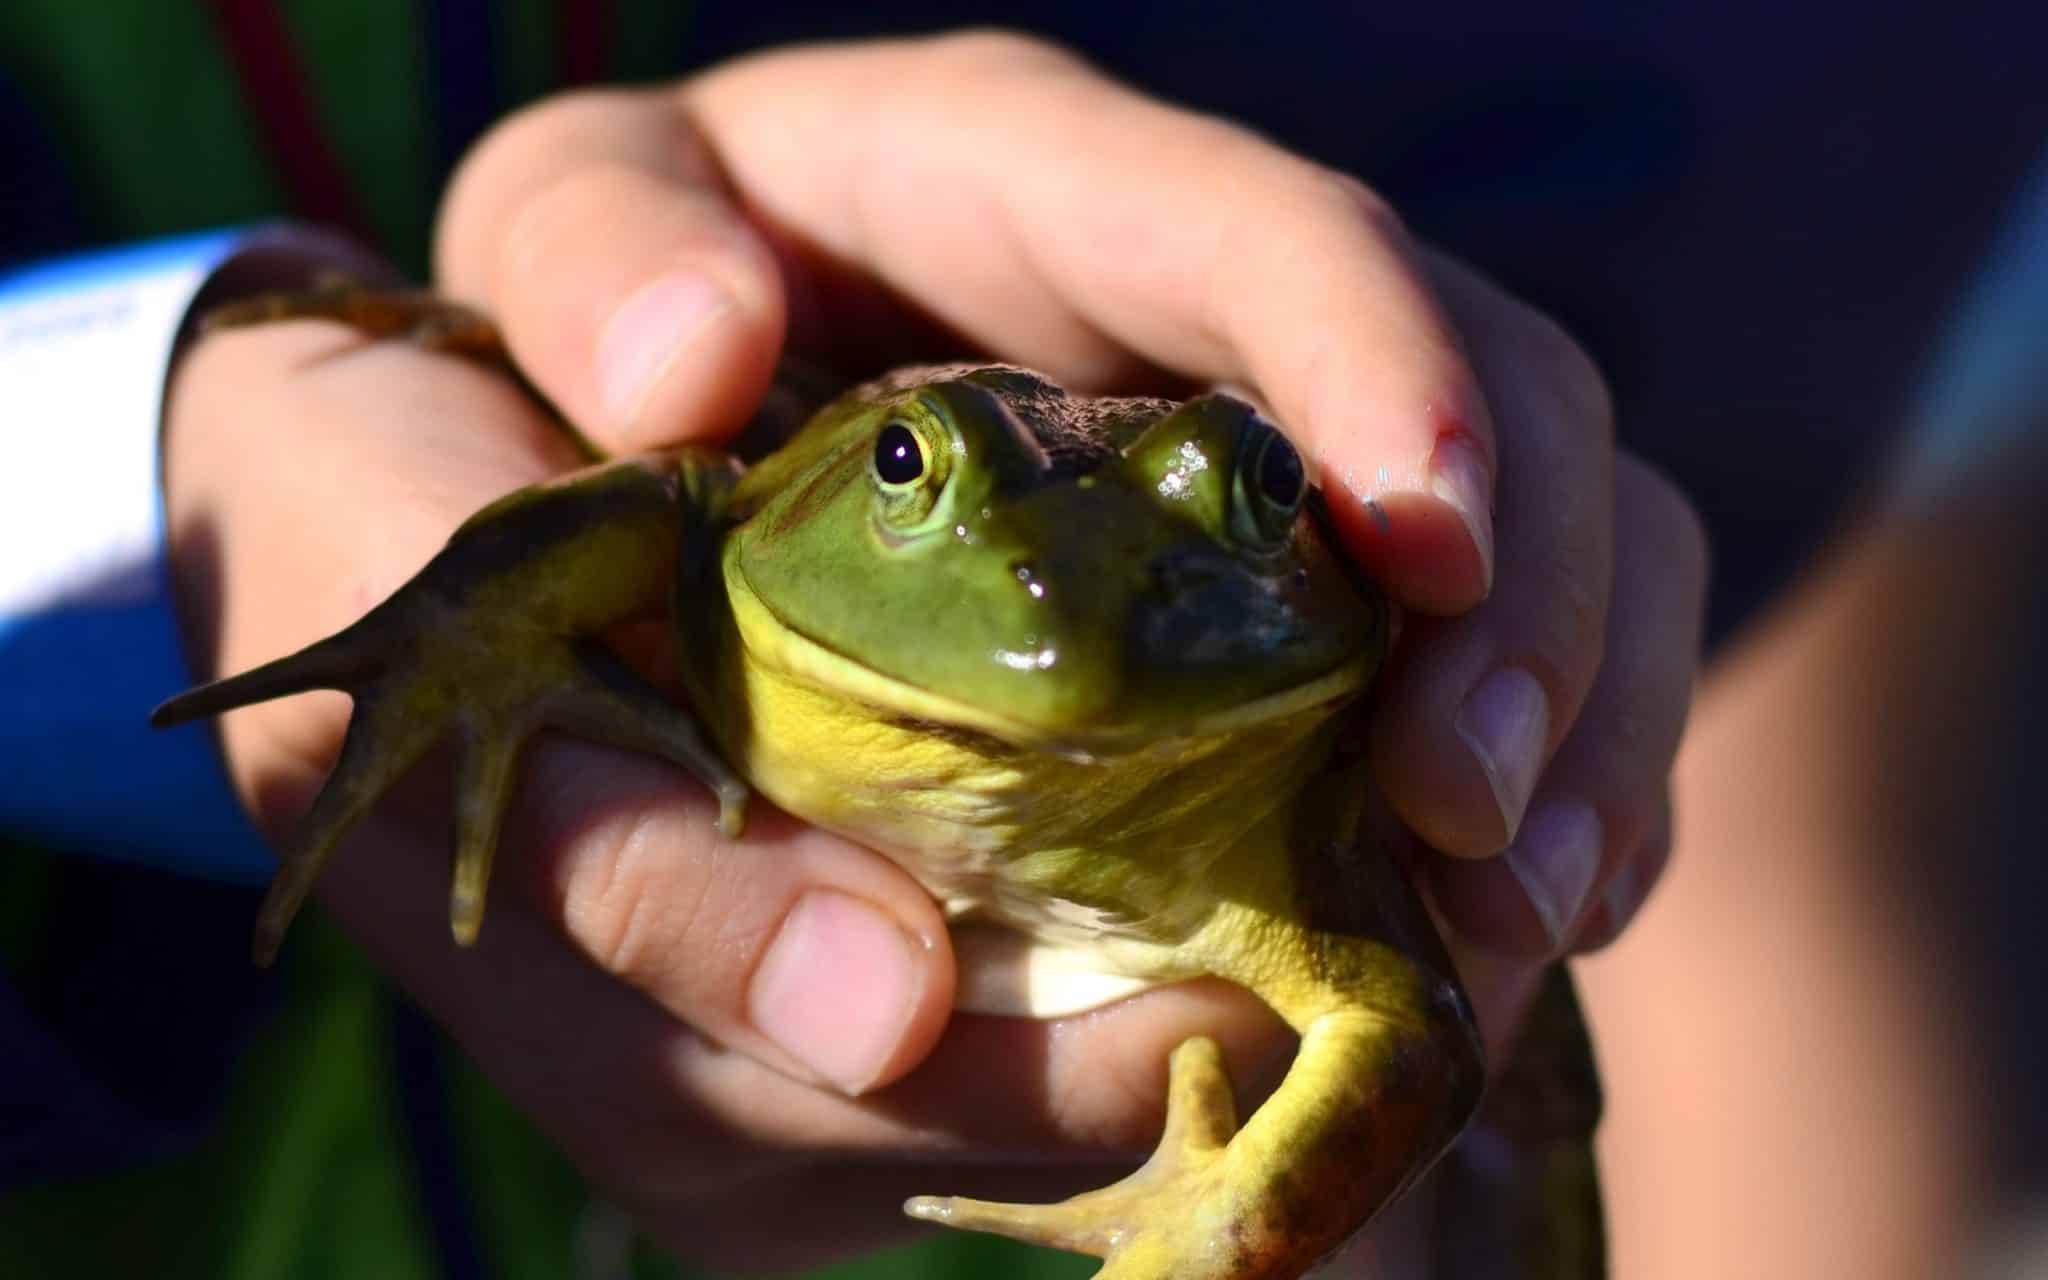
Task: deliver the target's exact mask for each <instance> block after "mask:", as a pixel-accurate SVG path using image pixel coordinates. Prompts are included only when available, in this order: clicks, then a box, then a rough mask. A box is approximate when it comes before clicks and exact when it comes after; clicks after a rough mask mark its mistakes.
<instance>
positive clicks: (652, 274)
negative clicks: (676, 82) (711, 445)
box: [437, 90, 784, 452]
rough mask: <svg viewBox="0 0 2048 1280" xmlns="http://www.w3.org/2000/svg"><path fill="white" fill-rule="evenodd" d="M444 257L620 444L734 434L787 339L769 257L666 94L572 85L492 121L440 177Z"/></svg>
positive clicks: (445, 276)
mask: <svg viewBox="0 0 2048 1280" xmlns="http://www.w3.org/2000/svg"><path fill="white" fill-rule="evenodd" d="M437 267H438V275H439V278H440V283H441V285H442V287H443V288H445V289H446V290H448V291H449V292H451V293H453V294H455V295H456V296H458V297H462V298H465V299H467V300H470V301H472V302H474V303H476V304H478V305H480V306H481V307H482V308H483V309H484V310H485V311H487V312H489V313H490V314H491V315H493V316H495V317H496V318H497V320H498V322H499V324H500V325H501V326H502V328H503V330H504V332H505V337H506V342H507V344H508V345H509V346H510V348H511V350H512V353H513V356H514V357H515V359H517V361H518V362H519V364H520V367H521V368H522V369H524V370H525V371H526V372H527V373H528V375H529V376H531V377H532V378H533V379H534V382H535V384H536V385H537V386H539V387H540V388H541V390H543V391H544V392H546V393H547V395H548V396H549V398H551V399H552V400H554V402H555V403H556V404H557V405H558V406H560V407H561V409H562V410H563V411H564V412H565V413H566V414H567V415H568V416H569V418H570V420H571V421H573V422H575V423H576V424H577V425H578V426H580V427H581V428H582V429H583V430H584V431H586V432H587V433H588V434H589V435H590V436H591V438H592V439H593V440H595V441H596V442H597V443H598V444H600V445H602V446H603V447H605V448H607V449H609V450H613V451H616V452H630V451H634V450H642V449H649V448H655V447H659V446H664V445H672V444H676V443H679V442H681V441H685V440H691V439H699V438H703V437H706V436H716V435H719V434H722V433H724V432H727V431H730V430H732V429H733V428H736V427H737V426H739V425H740V424H741V423H743V422H744V421H745V420H746V419H747V417H748V415H749V414H751V413H752V412H753V409H754V406H755V405H756V404H757V403H758V402H759V400H760V398H761V395H762V392H763V391H764V390H765V389H766V387H767V386H768V382H769V378H770V377H771V375H772V373H773V371H774V367H775V361H776V358H777V357H778V355H779V354H780V351H781V347H782V334H783V326H784V304H783V285H782V281H781V278H780V274H779V272H778V269H777V267H776V264H775V258H774V255H773V253H772V252H771V251H770V249H769V248H768V245H767V244H766V242H765V241H763V239H762V238H761V237H760V235H759V234H757V233H756V232H755V230H754V229H753V227H752V226H750V225H749V223H748V221H747V219H746V218H745V217H744V216H743V215H742V214H741V212H740V211H739V209H738V208H737V207H736V206H735V205H734V203H733V200H732V199H731V197H730V195H729V193H728V192H727V191H726V189H725V187H724V184H723V183H722V181H721V180H720V178H719V176H718V174H717V171H716V168H715V166H714V165H713V164H712V163H711V161H710V159H709V157H708V155H707V154H706V153H705V151H704V149H703V146H702V144H701V142H700V141H699V140H698V138H697V137H696V135H695V133H694V131H693V130H692V129H691V127H690V126H689V124H688V123H687V122H686V121H685V120H684V119H683V117H682V116H681V114H680V113H679V112H677V111H676V110H675V109H674V106H673V104H672V102H671V101H670V100H669V99H668V98H667V96H665V95H661V94H655V93H648V92H632V91H621V90H611V91H604V92H592V93H585V94H579V95H575V96H571V97H567V98H562V99H557V100H555V101H554V102H551V103H550V104H548V105H547V106H546V107H545V108H541V109H537V110H534V111H529V112H527V113H524V114H523V115H520V116H517V117H514V118H513V119H512V120H511V121H509V122H508V123H506V124H505V125H503V126H501V127H500V128H499V129H497V130H496V131H494V132H493V133H492V134H491V136H490V137H489V138H488V139H487V140H486V142H485V143H484V144H483V145H482V146H480V147H479V148H478V149H477V150H476V152H475V153H474V154H473V155H472V156H471V157H470V158H469V159H468V160H467V161H466V162H465V163H464V164H463V166H462V168H461V170H460V171H459V172H458V173H457V174H456V176H455V178H454V180H453V182H452V184H451V187H450V191H449V195H448V199H447V202H446V205H445V208H444V211H443V214H442V219H441V225H440V230H439V235H438V238H437Z"/></svg>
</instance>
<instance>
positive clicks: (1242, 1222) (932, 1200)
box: [904, 1005, 1479, 1280]
mask: <svg viewBox="0 0 2048 1280" xmlns="http://www.w3.org/2000/svg"><path fill="white" fill-rule="evenodd" d="M1467 1017H1468V1015H1467V1014H1466V1013H1465V1011H1464V1010H1463V1008H1462V1006H1461V1005H1460V1006H1457V1007H1450V1008H1444V1009H1438V1010H1432V1011H1429V1012H1428V1013H1426V1014H1425V1015H1424V1016H1423V1017H1422V1018H1421V1019H1420V1020H1416V1019H1412V1018H1396V1017H1388V1016H1382V1015H1380V1014H1377V1013H1374V1012H1372V1011H1370V1010H1365V1009H1353V1010H1349V1011H1342V1012H1334V1013H1330V1014H1327V1015H1323V1016H1318V1017H1316V1018H1314V1019H1313V1020H1311V1021H1310V1022H1309V1023H1308V1024H1307V1026H1306V1027H1305V1029H1304V1031H1303V1033H1302V1043H1301V1049H1300V1051H1299V1052H1298V1053H1297V1054H1296V1056H1295V1061H1294V1066H1293V1067H1292V1068H1291V1069H1290V1070H1289V1072H1288V1075H1287V1079H1286V1080H1285V1081H1284V1082H1283V1083H1282V1084H1281V1086H1280V1089H1279V1091H1278V1092H1276V1093H1274V1094H1273V1096H1272V1097H1270V1098H1268V1099H1267V1100H1266V1102H1265V1104H1264V1105H1262V1106H1261V1107H1260V1108H1259V1110H1258V1111H1257V1112H1255V1113H1254V1114H1253V1115H1252V1116H1251V1117H1250V1118H1249V1119H1247V1120H1246V1121H1245V1122H1244V1123H1243V1124H1242V1125H1240V1124H1239V1123H1238V1121H1237V1117H1236V1113H1235V1108H1234V1106H1233V1104H1232V1100H1231V1092H1230V1085H1229V1081H1228V1078H1227V1077H1226V1075H1225V1072H1224V1067H1223V1060H1222V1055H1221V1053H1220V1052H1219V1051H1218V1050H1217V1047H1216V1045H1215V1043H1214V1042H1213V1041H1210V1040H1207V1039H1202V1038H1195V1039H1191V1040H1187V1041H1185V1042H1183V1043H1182V1044H1181V1046H1180V1047H1179V1048H1178V1049H1176V1050H1175V1051H1174V1054H1173V1058H1172V1060H1171V1071H1172V1074H1171V1079H1170V1082H1169V1085H1168V1094H1167V1116H1166V1130H1165V1133H1164V1135H1163V1136H1162V1137H1161V1139H1160V1142H1159V1146H1158V1148H1157V1149H1156V1150H1155V1151H1154V1153H1153V1155H1152V1157H1151V1159H1149V1160H1147V1161H1146V1162H1145V1164H1144V1165H1143V1166H1142V1167H1140V1168H1139V1169H1138V1170H1137V1171H1136V1172H1135V1173H1132V1174H1131V1175H1130V1176H1129V1177H1126V1178H1124V1179H1123V1180H1122V1181H1120V1182H1116V1183H1113V1184H1111V1185H1110V1186H1107V1187H1104V1188H1102V1189H1101V1190H1099V1191H1091V1192H1087V1193H1084V1194H1082V1195H1078V1196H1075V1197H1074V1198H1072V1199H1070V1200H1066V1201H1062V1202H1061V1203H1059V1204H1053V1205H1011V1204H991V1203H988V1202H985V1201H979V1200H964V1199H947V1198H940V1197H919V1198H918V1199H914V1200H912V1201H910V1202H909V1203H908V1204H906V1205H905V1206H904V1209H905V1211H906V1212H908V1213H909V1214H910V1215H911V1216H912V1217H914V1218H921V1219H924V1220H925V1221H928V1222H938V1223H943V1224H945V1225H947V1226H954V1227H964V1228H967V1229H969V1230H976V1231H989V1232H994V1233H996V1234H999V1235H1006V1236H1012V1237H1014V1238H1016V1239H1020V1240H1025V1241H1029V1242H1031V1243H1034V1244H1043V1245H1049V1246H1052V1247H1054V1248H1060V1249H1069V1250H1073V1251H1075V1252H1079V1253H1089V1254H1094V1255H1096V1256H1098V1257H1101V1258H1103V1259H1104V1260H1105V1264H1104V1266H1103V1268H1102V1270H1101V1271H1100V1272H1098V1273H1097V1280H1295V1278H1296V1277H1299V1276H1302V1275H1304V1274H1306V1273H1307V1272H1308V1270H1309V1269H1310V1268H1311V1267H1312V1266H1314V1265H1315V1264H1316V1263H1317V1262H1318V1261H1319V1260H1321V1259H1322V1258H1323V1257H1325V1256H1327V1255H1328V1254H1329V1253H1331V1252H1332V1251H1333V1250H1335V1249H1336V1248H1338V1247H1339V1246H1340V1245H1342V1244H1343V1243H1344V1241H1345V1240H1347V1239H1348V1238H1349V1237H1350V1236H1351V1235H1352V1234H1353V1233H1354V1232H1356V1231H1357V1230H1358V1229H1359V1228H1360V1227H1362V1226H1363V1225H1364V1224H1365V1223H1366V1222H1367V1221H1368V1220H1369V1219H1370V1218H1371V1217H1372V1216H1373V1214H1374V1213H1375V1212H1377V1211H1378V1210H1379V1209H1380V1208H1381V1207H1382V1206H1384V1205H1385V1204H1387V1203H1388V1202H1389V1201H1390V1200H1392V1199H1393V1198H1394V1197H1395V1196H1396V1195H1398V1194H1399V1193H1400V1192H1401V1191H1402V1190H1403V1189H1404V1188H1405V1187H1407V1186H1408V1185H1409V1183H1410V1182H1412V1181H1413V1179H1414V1178H1415V1177H1416V1176H1418V1175H1419V1174H1420V1173H1421V1172H1422V1170H1424V1169H1426V1168H1427V1167H1428V1165H1429V1164H1430V1162H1431V1161H1432V1160H1434V1159H1435V1157H1436V1156H1437V1155H1438V1154H1439V1153H1440V1152H1441V1151H1442V1149H1443V1147H1444V1146H1445V1145H1446V1144H1447V1143H1448V1142H1449V1141H1450V1139H1451V1138H1452V1136H1453V1135H1454V1134H1455V1133H1456V1132H1457V1130H1458V1128H1459V1126H1460V1125H1461V1124H1462V1123H1463V1121H1464V1118H1465V1116H1466V1115H1467V1114H1468V1113H1469V1111H1470V1109H1471V1105H1472V1101H1473V1098H1474V1096H1475V1094H1476V1092H1477V1088H1478V1079H1479V1064H1478V1058H1477V1056H1476V1047H1475V1042H1474V1040H1473V1038H1472V1035H1471V1031H1470V1026H1469V1023H1468V1021H1467Z"/></svg>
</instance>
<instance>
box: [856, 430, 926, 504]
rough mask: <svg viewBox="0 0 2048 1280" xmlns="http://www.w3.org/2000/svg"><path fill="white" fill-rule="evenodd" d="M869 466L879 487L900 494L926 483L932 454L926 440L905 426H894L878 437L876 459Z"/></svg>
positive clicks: (876, 438)
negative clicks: (902, 491) (927, 447)
mask: <svg viewBox="0 0 2048 1280" xmlns="http://www.w3.org/2000/svg"><path fill="white" fill-rule="evenodd" d="M868 465H869V466H870V467H871V468H872V469H873V471H874V473H875V482H876V483H877V484H879V485H881V486H882V488H884V489H885V490H898V491H900V490H903V489H907V488H909V487H910V486H911V485H914V484H916V483H917V482H918V481H920V480H922V479H924V477H925V473H926V472H928V471H930V470H931V453H930V451H929V450H927V449H926V448H925V444H924V437H922V436H920V435H918V434H917V432H915V431H912V430H911V429H910V428H909V427H908V426H906V425H904V424H903V423H901V422H891V423H889V424H888V425H887V426H885V427H883V428H882V430H881V431H880V432H879V433H878V434H877V435H876V436H875V456H874V457H873V459H871V460H870V461H869V464H868Z"/></svg>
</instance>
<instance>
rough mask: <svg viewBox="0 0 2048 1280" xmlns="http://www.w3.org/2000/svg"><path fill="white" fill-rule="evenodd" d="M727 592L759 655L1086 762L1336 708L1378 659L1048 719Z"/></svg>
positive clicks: (733, 587)
mask: <svg viewBox="0 0 2048 1280" xmlns="http://www.w3.org/2000/svg"><path fill="white" fill-rule="evenodd" d="M726 577H727V599H728V601H729V602H730V604H731V607H732V613H733V618H734V620H735V622H736V623H737V624H738V628H739V633H740V642H741V644H742V645H744V646H745V648H746V650H747V653H748V655H749V659H750V660H751V661H755V662H760V663H764V664H766V665H768V666H770V667H773V668H775V669H778V670H780V671H782V672H784V673H786V674H788V675H789V676H791V677H793V678H795V679H797V680H799V681H802V682H803V683H805V684H809V685H811V686H813V687H815V688H818V689H821V690H825V691H828V692H830V693H833V694H835V695H837V696H839V697H843V698H847V699H849V700H851V701H855V702H860V703H864V704H866V705H868V706H871V707H874V708H876V709H877V710H878V711H880V712H882V713H884V714H885V715H888V716H891V717H898V718H904V719H911V720H919V721H925V722H929V723H932V724H936V725H942V726H945V727H947V728H950V729H957V730H966V731H969V732H973V733H978V734H984V735H987V736H989V737H992V738H995V739H997V740H999V741H1001V742H1003V743H1006V744H1008V745H1010V746H1012V747H1020V748H1023V749H1026V750H1031V751H1042V752H1048V753H1051V754H1055V755H1060V756H1064V757H1067V758H1069V759H1077V760H1087V759H1095V758H1099V757H1106V756H1118V755H1128V754H1131V753H1134V752H1138V751H1142V750H1144V749H1146V748H1147V747H1150V746H1153V745H1155V744H1157V743H1160V742H1165V741H1177V740H1185V739H1189V738H1204V737H1212V736H1223V735H1227V734H1234V733H1238V732H1242V731H1244V730H1246V729H1250V728H1252V727H1254V726H1257V725H1261V724H1264V723H1267V722H1270V721H1275V720H1279V719H1282V718H1284V717H1288V716H1294V715H1299V714H1302V713H1305V712H1309V711H1313V710H1318V709H1321V710H1324V711H1326V712H1330V713H1334V712H1335V711H1336V710H1337V709H1338V708H1339V707H1341V706H1343V705H1344V704H1345V703H1347V702H1349V701H1350V700H1351V699H1352V698H1353V697H1355V696H1356V695H1357V694H1358V692H1359V691H1360V690H1361V689H1363V688H1364V687H1365V684H1366V681H1367V680H1368V679H1369V678H1370V677H1371V675H1372V672H1373V669H1374V667H1375V666H1376V665H1377V664H1376V659H1375V657H1374V655H1373V654H1372V653H1371V652H1361V653H1358V654H1355V655H1352V656H1351V657H1349V658H1347V659H1346V660H1344V661H1342V662H1340V663H1338V665H1336V666H1334V667H1332V668H1330V669H1329V670H1327V671H1325V672H1323V673H1321V674H1319V675H1316V676H1312V677H1310V678H1308V679H1306V680H1303V681H1301V682H1299V683H1296V684H1293V685H1290V686H1288V687H1286V688H1283V689H1279V690H1276V691H1273V692H1269V693H1264V694H1261V695H1259V696H1257V697H1252V698H1247V699H1244V700H1242V701H1239V702H1235V703H1232V704H1230V705H1227V706H1222V707H1213V708H1205V709H1203V710H1202V711H1200V712H1198V713H1195V714H1191V715H1187V716H1178V717H1162V716H1145V717H1138V718H1134V719H1132V720H1130V721H1127V722H1115V721H1108V722H1102V721H1097V722H1091V723H1086V724H1078V725H1076V724H1059V725H1048V724H1043V723H1035V722H1033V721H1031V720H1029V719H1026V718H1023V717H1020V716H1016V715H1013V714H1008V713H1006V712H1004V711H1002V710H999V709H995V708H991V707H988V706H982V705H977V704H974V703H971V702H967V701H964V700H962V699H960V698H957V697H954V696H951V695H948V694H944V693H939V692H936V691H934V690H931V689H927V688H924V687H922V686H919V685H917V684H914V683H912V682H910V681H907V680H904V679H902V678H901V677H898V676H894V675H891V674H889V673H887V672H884V671H879V670H877V669H876V668H874V667H872V666H870V665H868V664H867V663H865V662H862V661H860V660H859V659H857V658H855V657H853V656H852V655H850V654H847V653H844V652H842V651H840V650H839V649H836V648H834V647H833V646H832V645H830V644H828V643H826V642H824V641H822V640H819V639H817V638H816V637H814V636H811V635H808V634H806V633H805V632H804V631H803V630H801V629H800V628H799V627H797V626H796V625H795V624H793V623H792V622H790V621H789V619H787V618H785V617H784V616H782V615H781V614H780V613H779V612H778V611H776V610H775V609H774V608H773V607H772V606H770V605H769V604H768V603H767V602H766V601H764V600H763V599H761V597H760V596H759V595H757V594H755V592H754V591H753V589H752V588H751V587H750V586H749V585H748V583H747V581H746V575H745V573H744V572H743V571H736V569H735V568H733V567H728V571H727V575H726Z"/></svg>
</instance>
